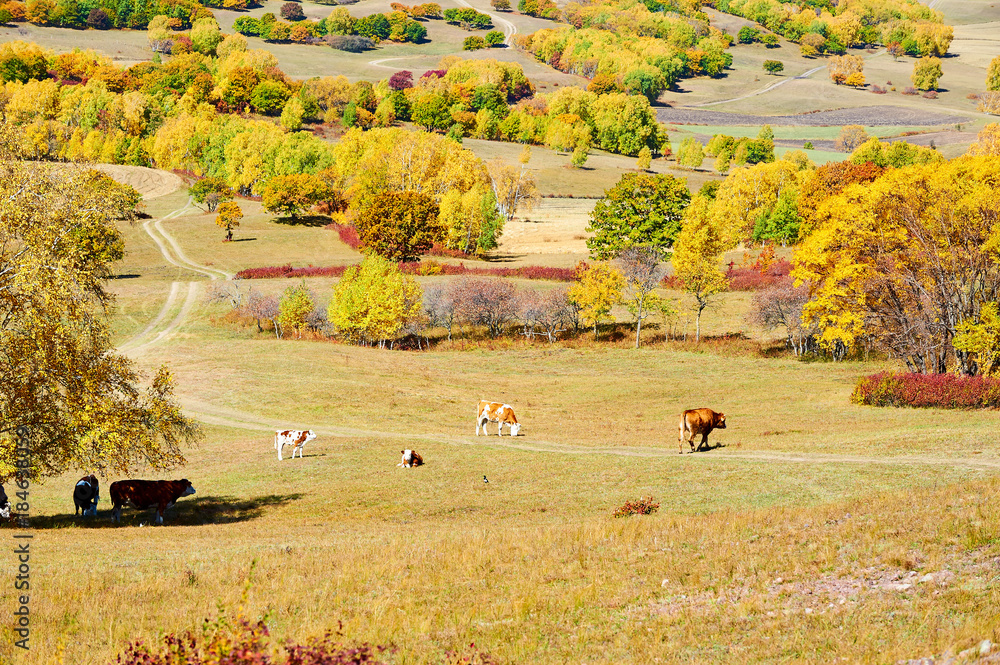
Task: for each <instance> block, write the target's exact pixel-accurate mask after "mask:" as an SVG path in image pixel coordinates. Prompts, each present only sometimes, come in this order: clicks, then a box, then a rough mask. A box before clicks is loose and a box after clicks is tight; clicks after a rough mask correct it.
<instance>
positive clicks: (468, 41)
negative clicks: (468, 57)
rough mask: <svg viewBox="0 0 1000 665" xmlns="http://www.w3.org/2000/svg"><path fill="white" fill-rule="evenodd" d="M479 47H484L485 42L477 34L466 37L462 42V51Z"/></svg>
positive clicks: (476, 49)
mask: <svg viewBox="0 0 1000 665" xmlns="http://www.w3.org/2000/svg"><path fill="white" fill-rule="evenodd" d="M481 48H486V42H485V41H484V40H483V38H482V37H479V36H477V35H471V36H469V37H466V38H465V41H464V42H462V50H463V51H478V50H479V49H481Z"/></svg>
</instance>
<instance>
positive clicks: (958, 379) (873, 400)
mask: <svg viewBox="0 0 1000 665" xmlns="http://www.w3.org/2000/svg"><path fill="white" fill-rule="evenodd" d="M851 401H852V402H854V403H855V404H864V405H867V406H912V407H919V408H927V407H935V408H940V409H997V408H1000V379H993V378H990V377H986V376H957V375H955V374H897V373H895V372H881V373H879V374H872V375H871V376H866V377H862V378H861V379H860V380H859V381H858V384H857V386H855V388H854V393H853V394H852V395H851Z"/></svg>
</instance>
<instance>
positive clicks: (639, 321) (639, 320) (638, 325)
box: [635, 303, 642, 349]
mask: <svg viewBox="0 0 1000 665" xmlns="http://www.w3.org/2000/svg"><path fill="white" fill-rule="evenodd" d="M641 332H642V303H639V313H638V316H636V317H635V348H637V349H638V348H639V333H641Z"/></svg>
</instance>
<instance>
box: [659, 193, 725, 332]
mask: <svg viewBox="0 0 1000 665" xmlns="http://www.w3.org/2000/svg"><path fill="white" fill-rule="evenodd" d="M708 207H709V202H708V199H707V198H706V197H704V196H696V197H694V199H693V200H692V201H691V205H690V206H688V209H687V214H686V215H685V218H684V225H683V226H682V227H681V233H680V235H679V236H678V237H677V243H676V244H675V245H674V256H673V261H672V262H673V266H674V274H675V275H677V277H678V278H680V280H681V283H682V284H683V286H684V290H685V291H687V292H688V293H689V294H690V295H691V297H692V298H694V307H693V309H694V310H695V341H696V342H698V341H701V313H702V312H703V311H705V308H706V307H708V305H709V303H710V302H711V300H712V298H713V297H714V296H716V295H718V294H719V293H721V292H722V291H725V290H726V287H727V286H728V283H727V280H726V276H725V275H724V274H723V273H722V270H721V269H720V268H719V263H720V261H721V257H722V252H723V251H724V250H725V243H724V241H723V234H722V231H721V230H720V229H719V227H718V225H717V223H716V222H715V221H714V219H713V218H712V216H711V215H709V214H708Z"/></svg>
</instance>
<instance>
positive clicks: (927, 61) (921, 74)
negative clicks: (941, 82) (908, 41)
mask: <svg viewBox="0 0 1000 665" xmlns="http://www.w3.org/2000/svg"><path fill="white" fill-rule="evenodd" d="M941 75H942V71H941V60H940V59H939V58H935V57H932V56H927V57H926V58H920V60H917V61H916V62H915V63H913V74H911V75H910V80H911V81H912V82H913V85H914V87H916V88H917V89H918V90H937V84H938V79H940V78H941Z"/></svg>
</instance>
